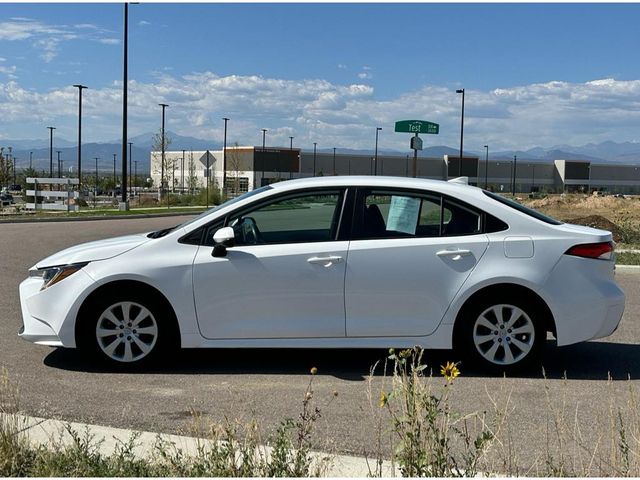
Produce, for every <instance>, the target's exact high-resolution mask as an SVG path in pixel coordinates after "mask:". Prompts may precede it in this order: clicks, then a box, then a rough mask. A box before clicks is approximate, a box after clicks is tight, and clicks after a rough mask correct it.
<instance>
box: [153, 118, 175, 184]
mask: <svg viewBox="0 0 640 480" xmlns="http://www.w3.org/2000/svg"><path fill="white" fill-rule="evenodd" d="M163 143H164V151H165V156H164V162H163V161H162V147H163ZM169 145H171V138H170V137H169V135H167V133H166V132H165V134H164V142H163V138H162V130H160V131H159V132H158V133H156V134H154V135H153V142H152V144H151V150H152V151H153V154H152V155H153V159H154V160H155V161H152V162H151V165H152V166H153V167H154V168H153V173H155V174H156V175H158V174H159V175H160V177H161V178H160V185H159V191H158V192H159V194H160V197H162V196H164V191H165V189H166V188H167V185H168V184H169V179H170V178H171V172H172V170H173V168H175V159H174V158H169V157H167V155H166V152H167V148H168V147H169Z"/></svg>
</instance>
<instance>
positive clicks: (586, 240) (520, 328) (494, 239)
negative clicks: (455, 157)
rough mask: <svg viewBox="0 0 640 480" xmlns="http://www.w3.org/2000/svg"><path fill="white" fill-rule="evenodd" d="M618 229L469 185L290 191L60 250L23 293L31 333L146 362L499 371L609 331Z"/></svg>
mask: <svg viewBox="0 0 640 480" xmlns="http://www.w3.org/2000/svg"><path fill="white" fill-rule="evenodd" d="M614 263H615V262H614V252H613V242H612V237H611V233H610V232H606V231H602V230H595V229H593V228H588V227H583V226H577V225H570V224H564V223H561V222H558V221H556V220H553V219H551V218H548V217H546V216H544V215H542V214H540V213H539V212H536V211H533V210H530V209H528V208H525V207H523V206H522V205H520V204H518V203H515V202H512V201H510V200H507V199H505V198H503V197H501V196H499V195H496V194H494V193H491V192H487V191H484V190H482V189H479V188H476V187H471V186H468V185H464V184H461V183H458V182H455V181H454V182H442V181H436V180H423V179H407V178H395V177H348V176H345V177H322V178H309V179H300V180H293V181H287V182H281V183H276V184H273V185H270V186H266V187H262V188H259V189H257V190H253V191H251V192H249V193H247V194H245V195H242V196H240V197H238V198H235V199H233V200H231V201H228V202H226V203H224V204H222V205H220V206H218V207H216V208H214V209H212V210H209V211H208V212H205V213H204V214H202V215H200V216H199V217H197V218H195V219H193V220H191V221H189V222H187V223H184V224H182V225H179V226H177V227H174V228H171V229H166V230H160V231H157V232H152V233H148V234H140V235H131V236H125V237H120V238H115V239H110V240H104V241H97V242H91V243H86V244H83V245H79V246H76V247H72V248H69V249H66V250H64V251H62V252H59V253H57V254H55V255H52V256H50V257H48V258H46V259H44V260H42V261H41V262H38V264H37V265H35V266H34V267H32V268H31V269H30V271H29V278H28V279H26V280H25V281H24V282H22V284H21V285H20V299H21V305H22V314H23V319H24V326H23V328H22V329H21V331H20V336H21V337H22V338H24V339H26V340H29V341H32V342H35V343H38V344H43V345H51V346H57V347H68V348H75V347H78V348H82V349H84V350H86V351H87V352H90V353H92V354H94V355H96V356H98V357H101V358H103V359H105V360H108V361H111V362H115V363H118V364H122V363H127V364H138V363H141V362H147V361H150V360H152V359H154V358H157V357H158V356H159V355H162V354H163V353H164V352H166V351H167V350H168V349H171V348H179V347H182V348H235V347H242V348H246V347H260V348H264V347H273V348H288V347H292V348H382V347H385V348H386V347H398V348H402V347H411V346H414V345H419V346H422V347H424V348H437V349H449V348H452V347H455V348H458V349H459V350H460V353H462V354H464V355H466V356H467V358H469V359H470V361H472V362H474V363H476V364H479V365H480V364H481V365H484V366H485V367H489V368H490V369H493V370H495V371H509V370H514V369H518V368H522V367H524V366H530V365H532V364H533V363H534V362H536V361H537V360H538V359H539V356H540V353H541V351H542V346H543V344H544V343H545V341H546V339H547V333H548V332H551V333H552V334H553V336H555V338H556V339H557V344H558V345H568V344H572V343H576V342H581V341H585V340H590V339H594V338H600V337H606V336H608V335H610V334H611V333H613V331H614V330H615V329H616V328H617V326H618V324H619V322H620V319H621V317H622V313H623V311H624V300H625V298H624V293H623V292H622V290H621V289H620V288H619V287H618V286H617V285H616V283H615V281H614Z"/></svg>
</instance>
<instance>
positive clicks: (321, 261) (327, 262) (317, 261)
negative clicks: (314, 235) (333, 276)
mask: <svg viewBox="0 0 640 480" xmlns="http://www.w3.org/2000/svg"><path fill="white" fill-rule="evenodd" d="M307 262H309V263H311V264H314V265H322V266H323V267H330V266H331V265H333V264H334V263H340V262H342V257H338V256H334V255H329V256H327V257H311V258H308V259H307Z"/></svg>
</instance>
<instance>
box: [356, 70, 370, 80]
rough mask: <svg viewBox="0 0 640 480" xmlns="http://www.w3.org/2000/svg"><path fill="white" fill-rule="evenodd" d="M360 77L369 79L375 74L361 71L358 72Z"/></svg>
mask: <svg viewBox="0 0 640 480" xmlns="http://www.w3.org/2000/svg"><path fill="white" fill-rule="evenodd" d="M358 78H360V79H362V80H368V79H370V78H373V76H372V75H371V74H370V73H369V72H360V73H359V74H358Z"/></svg>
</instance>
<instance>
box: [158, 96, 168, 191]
mask: <svg viewBox="0 0 640 480" xmlns="http://www.w3.org/2000/svg"><path fill="white" fill-rule="evenodd" d="M158 105H160V106H161V107H162V128H161V130H160V135H161V136H162V138H161V139H160V142H161V146H162V155H161V157H160V199H162V192H163V190H164V149H165V137H164V109H165V108H167V107H168V106H169V105H167V104H166V103H159V104H158Z"/></svg>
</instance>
